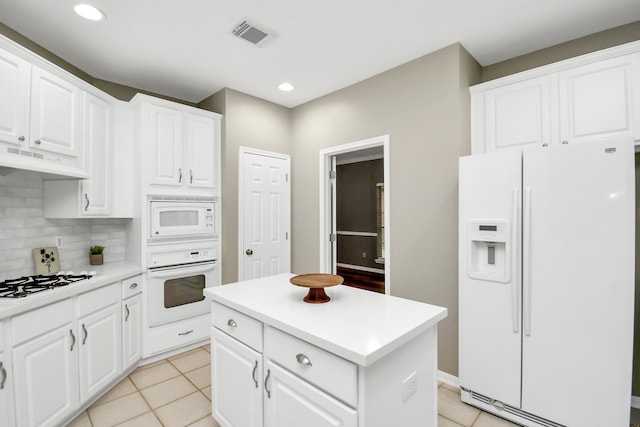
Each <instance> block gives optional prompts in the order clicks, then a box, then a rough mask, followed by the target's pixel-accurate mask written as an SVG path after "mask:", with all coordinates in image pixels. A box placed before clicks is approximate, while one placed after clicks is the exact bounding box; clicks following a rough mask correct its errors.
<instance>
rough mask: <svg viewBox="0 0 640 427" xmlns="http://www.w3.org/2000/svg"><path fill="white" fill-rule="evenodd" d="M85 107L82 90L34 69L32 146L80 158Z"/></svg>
mask: <svg viewBox="0 0 640 427" xmlns="http://www.w3.org/2000/svg"><path fill="white" fill-rule="evenodd" d="M81 106H82V92H81V91H80V89H79V88H78V87H76V86H74V85H72V84H71V83H68V82H67V81H65V80H62V79H61V78H59V77H57V76H55V75H53V74H50V73H48V72H46V71H44V70H42V69H40V68H38V67H33V68H32V72H31V126H30V139H29V147H30V148H32V149H36V150H43V151H48V152H51V153H57V154H63V155H65V156H69V157H72V158H78V159H79V157H80V155H81V143H80V141H81V132H82V116H81V111H82V110H81Z"/></svg>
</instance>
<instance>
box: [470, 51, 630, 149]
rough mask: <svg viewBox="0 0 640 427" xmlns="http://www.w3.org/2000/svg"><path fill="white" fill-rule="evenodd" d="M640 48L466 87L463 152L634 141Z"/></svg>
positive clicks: (564, 62)
mask: <svg viewBox="0 0 640 427" xmlns="http://www.w3.org/2000/svg"><path fill="white" fill-rule="evenodd" d="M638 52H640V43H638V42H634V43H629V44H627V45H623V46H621V47H617V48H611V49H607V50H604V51H600V52H595V53H592V54H588V55H583V56H580V57H577V58H573V59H569V60H565V61H561V62H558V63H555V64H551V65H547V66H544V67H539V68H536V69H533V70H529V71H525V72H522V73H518V74H514V75H511V76H507V77H504V78H501V79H496V80H492V81H489V82H486V83H482V84H479V85H476V86H473V87H471V88H470V92H471V153H472V154H480V153H487V152H492V151H497V150H503V149H511V148H526V147H532V146H539V147H541V146H546V145H555V144H560V143H574V142H584V141H594V140H601V139H606V138H611V137H624V136H628V137H629V138H633V139H636V140H638V139H640V53H638Z"/></svg>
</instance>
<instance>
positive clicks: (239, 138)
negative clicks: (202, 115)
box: [198, 89, 295, 283]
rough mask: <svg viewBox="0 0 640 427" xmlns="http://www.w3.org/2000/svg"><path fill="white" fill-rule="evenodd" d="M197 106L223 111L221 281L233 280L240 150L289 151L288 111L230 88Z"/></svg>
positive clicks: (236, 239)
mask: <svg viewBox="0 0 640 427" xmlns="http://www.w3.org/2000/svg"><path fill="white" fill-rule="evenodd" d="M198 105H199V107H201V108H205V109H209V110H212V111H216V112H219V113H221V114H223V118H222V133H223V135H222V141H223V144H222V161H221V163H222V182H223V183H224V185H223V186H222V195H221V197H222V248H223V254H222V283H232V282H235V281H237V280H238V173H239V168H238V160H239V158H238V153H239V149H240V147H249V148H255V149H259V150H265V151H272V152H276V153H281V154H291V110H290V109H289V108H286V107H282V106H280V105H276V104H273V103H271V102H268V101H264V100H262V99H260V98H256V97H253V96H250V95H246V94H244V93H241V92H237V91H235V90H232V89H223V90H221V91H219V92H217V93H216V94H214V95H212V96H211V97H209V98H207V99H205V100H203V101H202V102H201V103H200V104H198ZM291 161H292V162H295V159H292V160H291Z"/></svg>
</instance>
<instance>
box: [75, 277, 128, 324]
mask: <svg viewBox="0 0 640 427" xmlns="http://www.w3.org/2000/svg"><path fill="white" fill-rule="evenodd" d="M117 302H120V282H118V283H113V284H111V285H107V286H103V287H101V288H98V289H95V290H93V291H90V292H86V293H84V294H80V295H78V316H79V317H82V316H86V315H87V314H90V313H93V312H94V311H98V310H101V309H103V308H105V307H107V306H109V305H111V304H115V303H117Z"/></svg>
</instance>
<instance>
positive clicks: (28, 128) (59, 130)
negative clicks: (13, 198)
mask: <svg viewBox="0 0 640 427" xmlns="http://www.w3.org/2000/svg"><path fill="white" fill-rule="evenodd" d="M7 43H8V42H6V41H5V40H4V39H2V38H0V166H6V167H10V168H16V169H28V170H35V171H39V172H45V173H50V174H55V175H62V176H68V177H74V178H86V177H87V174H86V173H85V172H84V171H83V162H82V134H81V132H82V91H81V90H80V88H79V86H77V85H74V84H73V83H72V81H74V80H73V78H71V76H69V77H70V78H69V79H68V80H67V79H65V78H63V77H62V76H64V75H65V74H64V72H62V71H60V70H57V69H55V68H54V67H50V68H49V65H48V64H46V63H45V61H43V60H41V59H36V58H35V55H32V54H31V53H30V52H27V51H23V50H20V49H18V48H15V50H14V49H10V50H3V49H1V47H4V46H5V45H6V44H7ZM20 52H21V53H20ZM32 56H33V58H31V57H32ZM36 64H37V65H36ZM40 65H41V66H40Z"/></svg>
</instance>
